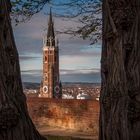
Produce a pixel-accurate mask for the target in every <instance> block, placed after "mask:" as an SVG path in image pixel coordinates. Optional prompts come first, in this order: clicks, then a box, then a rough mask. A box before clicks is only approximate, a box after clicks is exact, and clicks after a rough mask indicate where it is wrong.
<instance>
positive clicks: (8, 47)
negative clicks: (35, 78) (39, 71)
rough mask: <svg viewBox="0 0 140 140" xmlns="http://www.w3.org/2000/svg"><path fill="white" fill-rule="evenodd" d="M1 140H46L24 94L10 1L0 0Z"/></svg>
mask: <svg viewBox="0 0 140 140" xmlns="http://www.w3.org/2000/svg"><path fill="white" fill-rule="evenodd" d="M0 6H1V7H0V140H45V138H43V137H42V136H40V135H39V133H38V132H37V130H36V129H35V127H34V125H33V123H32V121H31V119H30V117H29V115H28V111H27V106H26V98H25V95H24V94H23V89H22V83H21V76H20V68H19V58H18V52H17V49H16V46H15V41H14V37H13V31H12V27H11V21H10V16H9V13H10V10H11V4H10V1H9V0H1V1H0Z"/></svg>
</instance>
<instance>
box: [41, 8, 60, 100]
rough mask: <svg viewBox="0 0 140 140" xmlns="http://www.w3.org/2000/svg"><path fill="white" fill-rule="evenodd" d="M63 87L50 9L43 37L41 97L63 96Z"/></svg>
mask: <svg viewBox="0 0 140 140" xmlns="http://www.w3.org/2000/svg"><path fill="white" fill-rule="evenodd" d="M61 89H62V87H61V83H60V80H59V47H58V40H56V38H55V33H54V23H53V20H52V13H51V10H50V17H49V22H48V30H47V34H46V35H45V36H44V39H43V76H42V82H41V86H40V94H39V97H46V98H61V97H62V90H61Z"/></svg>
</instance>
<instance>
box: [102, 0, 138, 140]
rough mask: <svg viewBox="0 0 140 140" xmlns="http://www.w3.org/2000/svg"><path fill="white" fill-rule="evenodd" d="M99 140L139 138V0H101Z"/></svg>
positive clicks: (133, 139) (136, 139)
mask: <svg viewBox="0 0 140 140" xmlns="http://www.w3.org/2000/svg"><path fill="white" fill-rule="evenodd" d="M101 74H102V87H101V97H100V108H101V113H100V140H139V139H140V133H139V130H140V92H139V91H140V1H139V0H113V1H112V0H104V1H103V44H102V59H101Z"/></svg>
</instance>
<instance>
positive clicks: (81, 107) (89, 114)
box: [27, 97, 99, 134]
mask: <svg viewBox="0 0 140 140" xmlns="http://www.w3.org/2000/svg"><path fill="white" fill-rule="evenodd" d="M27 105H28V110H29V114H30V116H31V118H32V120H33V122H34V123H35V125H36V126H46V127H47V126H52V127H61V128H65V129H73V130H75V131H83V132H91V133H92V134H97V133H98V123H99V122H98V121H99V102H98V101H95V100H67V99H65V100H64V99H47V98H35V97H33V98H28V99H27Z"/></svg>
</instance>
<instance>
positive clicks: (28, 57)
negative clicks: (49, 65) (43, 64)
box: [19, 55, 40, 61]
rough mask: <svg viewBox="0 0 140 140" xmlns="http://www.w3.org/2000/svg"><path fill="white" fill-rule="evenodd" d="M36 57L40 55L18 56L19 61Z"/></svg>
mask: <svg viewBox="0 0 140 140" xmlns="http://www.w3.org/2000/svg"><path fill="white" fill-rule="evenodd" d="M38 58H40V57H39V56H25V55H20V56H19V59H20V61H26V60H30V59H38Z"/></svg>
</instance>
